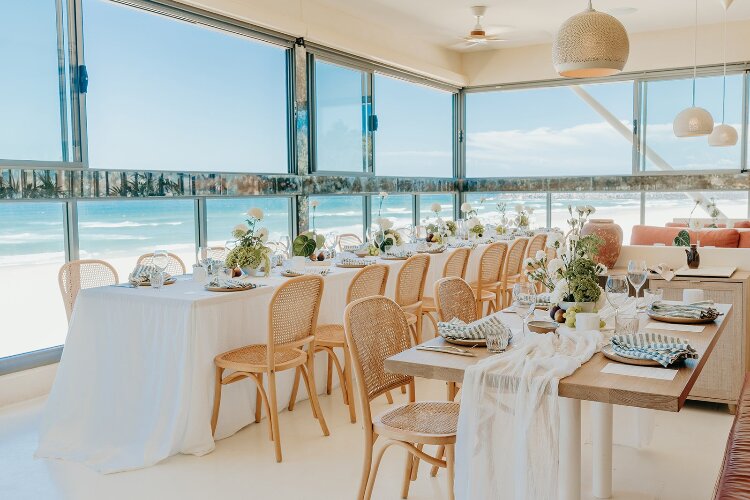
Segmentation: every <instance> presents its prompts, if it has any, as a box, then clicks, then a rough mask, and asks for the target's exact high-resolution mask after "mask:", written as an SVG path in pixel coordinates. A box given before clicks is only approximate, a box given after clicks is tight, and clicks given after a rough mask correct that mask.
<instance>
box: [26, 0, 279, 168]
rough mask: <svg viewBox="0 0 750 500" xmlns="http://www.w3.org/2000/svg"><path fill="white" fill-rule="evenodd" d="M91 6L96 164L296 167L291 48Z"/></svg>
mask: <svg viewBox="0 0 750 500" xmlns="http://www.w3.org/2000/svg"><path fill="white" fill-rule="evenodd" d="M19 3H22V2H19ZM82 3H83V13H84V22H83V29H84V41H85V55H86V65H87V67H88V73H89V79H90V84H89V89H88V94H87V98H86V100H87V122H88V125H87V130H88V152H89V165H90V166H91V167H94V168H108V169H139V170H180V171H194V170H200V171H220V172H221V171H224V172H226V171H243V172H275V173H278V172H287V171H288V161H287V112H286V109H287V90H286V89H287V85H286V53H285V50H284V49H283V48H280V47H276V46H273V45H270V44H266V43H261V42H257V41H254V40H252V39H250V38H248V37H245V36H240V35H235V34H231V33H229V32H227V31H221V30H215V29H208V28H207V27H205V26H202V25H201V24H198V23H187V22H184V21H180V20H177V19H175V18H172V17H167V16H163V15H159V14H153V13H151V12H148V11H146V10H140V9H133V8H129V7H126V6H123V5H120V4H116V3H114V2H110V1H108V0H83V2H82Z"/></svg>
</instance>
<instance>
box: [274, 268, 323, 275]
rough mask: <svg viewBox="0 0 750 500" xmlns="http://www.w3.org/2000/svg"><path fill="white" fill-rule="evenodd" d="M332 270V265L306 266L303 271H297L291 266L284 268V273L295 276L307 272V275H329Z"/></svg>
mask: <svg viewBox="0 0 750 500" xmlns="http://www.w3.org/2000/svg"><path fill="white" fill-rule="evenodd" d="M330 272H331V268H330V267H305V270H304V271H302V272H300V271H297V270H295V269H291V268H289V269H284V271H283V273H284V274H289V275H294V276H304V275H306V274H307V275H309V274H317V275H320V276H325V275H327V274H328V273H330Z"/></svg>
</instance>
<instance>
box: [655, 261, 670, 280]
mask: <svg viewBox="0 0 750 500" xmlns="http://www.w3.org/2000/svg"><path fill="white" fill-rule="evenodd" d="M651 271H653V272H654V273H656V274H658V275H659V276H661V277H662V278H664V280H665V281H672V278H674V271H672V268H671V267H669V266H668V265H666V264H658V265H656V266H654V267H652V268H651Z"/></svg>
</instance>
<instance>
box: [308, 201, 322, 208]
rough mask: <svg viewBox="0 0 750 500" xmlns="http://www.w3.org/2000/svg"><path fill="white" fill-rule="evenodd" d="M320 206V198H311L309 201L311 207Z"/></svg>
mask: <svg viewBox="0 0 750 500" xmlns="http://www.w3.org/2000/svg"><path fill="white" fill-rule="evenodd" d="M319 206H320V200H313V201H311V202H310V207H311V208H318V207H319Z"/></svg>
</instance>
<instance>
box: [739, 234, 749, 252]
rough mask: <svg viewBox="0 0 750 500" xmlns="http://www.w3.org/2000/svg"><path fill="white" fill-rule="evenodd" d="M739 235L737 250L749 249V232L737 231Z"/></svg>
mask: <svg viewBox="0 0 750 500" xmlns="http://www.w3.org/2000/svg"><path fill="white" fill-rule="evenodd" d="M737 232H738V233H740V242H739V244H738V245H737V246H738V247H739V248H750V230H741V231H737Z"/></svg>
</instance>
